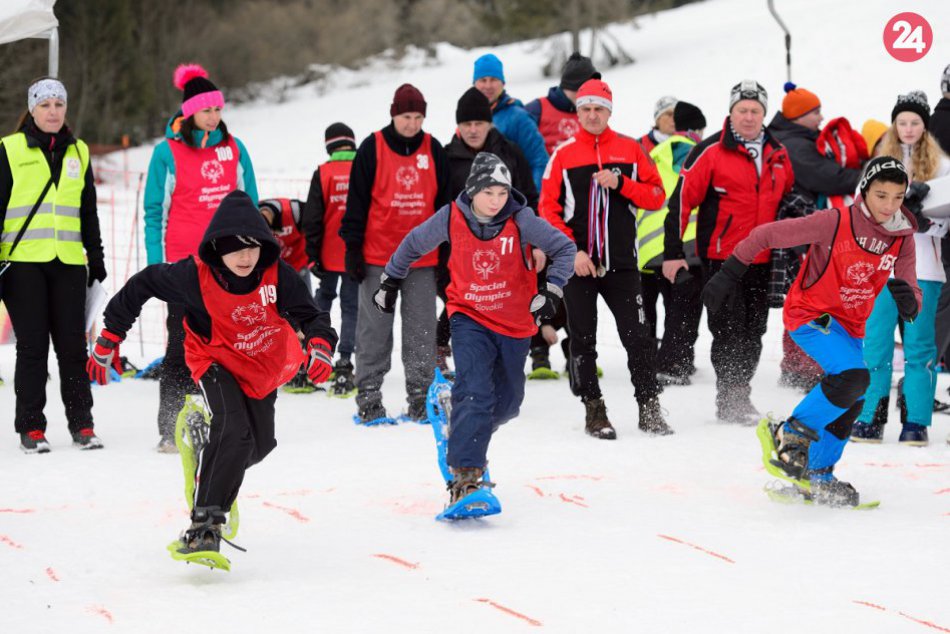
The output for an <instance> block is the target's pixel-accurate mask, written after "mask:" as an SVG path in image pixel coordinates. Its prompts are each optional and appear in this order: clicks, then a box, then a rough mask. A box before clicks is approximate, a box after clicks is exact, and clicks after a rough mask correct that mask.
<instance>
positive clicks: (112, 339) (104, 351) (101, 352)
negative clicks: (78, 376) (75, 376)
mask: <svg viewBox="0 0 950 634" xmlns="http://www.w3.org/2000/svg"><path fill="white" fill-rule="evenodd" d="M120 343H122V337H120V336H119V335H117V334H115V333H114V332H110V331H109V330H107V329H106V328H103V329H102V332H100V333H99V338H98V339H96V345H95V347H94V348H93V349H92V355H90V357H89V360H88V361H87V362H86V373H87V374H88V375H89V380H91V381H95V382H96V383H98V384H99V385H105V384H106V383H108V382H109V367H110V366H111V367H112V369H114V370H115V371H116V372H118V373H119V374H122V360H121V359H119V344H120Z"/></svg>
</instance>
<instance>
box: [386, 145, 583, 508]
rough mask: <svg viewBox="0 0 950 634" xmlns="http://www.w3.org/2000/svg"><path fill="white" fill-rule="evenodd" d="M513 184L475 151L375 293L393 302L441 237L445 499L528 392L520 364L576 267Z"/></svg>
mask: <svg viewBox="0 0 950 634" xmlns="http://www.w3.org/2000/svg"><path fill="white" fill-rule="evenodd" d="M525 203H526V201H525V197H524V195H522V194H521V192H519V191H518V190H516V189H512V187H511V173H510V171H509V170H508V167H507V166H505V164H504V163H503V162H502V160H501V159H500V158H498V157H497V156H495V155H494V154H491V153H489V152H481V153H479V154H478V155H477V156H476V157H475V160H474V161H473V162H472V169H471V171H470V172H469V177H468V180H467V181H466V183H465V190H464V191H462V193H460V194H459V196H458V198H456V199H455V202H453V203H451V204H449V205H446V206H444V207H442V209H440V210H439V211H438V212H437V213H436V214H435V216H433V217H432V218H430V219H429V220H427V221H426V222H424V223H423V224H421V225H420V226H419V227H417V228H415V229H413V230H412V231H411V232H410V233H409V234H408V235H407V236H406V238H405V239H404V240H403V241H402V243H401V244H400V245H399V248H398V249H397V250H396V252H395V253H394V254H393V256H392V257H391V258H390V260H389V263H388V264H387V265H386V267H385V269H384V272H383V274H382V276H381V280H380V282H381V283H380V287H379V290H378V291H377V292H376V295H375V297H374V301H375V303H376V307H377V308H378V309H379V310H380V311H382V312H384V313H391V312H393V310H395V305H396V296H397V294H398V292H399V285H400V282H401V281H402V280H403V278H405V277H406V275H408V274H409V270H410V267H411V266H412V263H413V262H415V261H416V260H418V259H419V258H421V257H423V256H424V255H425V254H426V253H430V252H431V251H432V250H433V249H435V248H437V247H438V246H439V245H440V244H442V243H443V242H448V243H449V245H450V246H451V253H450V255H449V267H448V268H449V274H450V276H451V280H450V282H449V286H448V288H447V289H446V295H447V296H448V302H447V308H448V312H449V321H450V323H451V331H452V350H453V352H454V355H455V372H456V380H455V385H454V386H453V388H452V418H451V423H450V425H451V430H452V431H451V434H450V435H449V441H448V464H449V467H450V468H451V470H452V473H453V475H454V480H453V481H452V482H451V483H450V484H449V491H450V496H451V500H450V504H454V503H455V502H457V501H458V500H460V499H461V498H463V497H465V496H467V495H468V494H469V493H472V492H473V491H475V490H477V489H478V488H479V486H480V484H481V479H482V474H483V472H484V469H485V465H486V464H487V462H488V460H487V453H488V443H489V441H490V440H491V436H492V434H493V433H494V432H495V430H496V429H498V427H499V426H500V425H502V424H503V423H506V422H508V421H509V420H511V419H512V418H514V417H515V416H517V415H518V410H519V408H520V407H521V402H522V400H524V383H525V374H524V365H525V359H527V357H528V349H529V347H530V344H531V337H532V336H533V335H534V333H536V332H537V330H538V327H537V323H538V319H550V318H551V317H553V316H554V313H555V312H556V311H557V305H558V302H560V301H561V298H562V297H563V293H562V292H561V289H562V288H563V287H564V285H565V284H566V283H567V280H568V278H569V277H570V276H571V275H572V274H573V272H574V256H575V254H576V253H577V250H576V248H575V247H574V243H573V242H571V240H570V239H568V238H567V236H565V235H564V234H563V233H561V232H560V231H558V230H557V229H555V228H554V227H552V226H551V225H550V224H548V223H547V222H546V221H545V220H542V219H541V218H539V217H538V216H537V215H535V213H534V211H532V210H531V208H530V207H526V206H525ZM532 247H533V248H534V249H539V250H540V251H542V252H543V253H544V254H545V255H546V256H547V257H548V258H550V260H551V261H550V264H549V266H548V272H547V287H546V288H545V289H544V290H543V291H541V292H540V293H538V292H537V277H536V273H535V270H534V264H533V253H532Z"/></svg>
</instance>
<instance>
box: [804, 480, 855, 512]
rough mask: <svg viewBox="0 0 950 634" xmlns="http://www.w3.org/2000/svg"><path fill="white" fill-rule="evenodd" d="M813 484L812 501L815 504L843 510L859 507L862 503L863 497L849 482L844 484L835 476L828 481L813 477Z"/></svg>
mask: <svg viewBox="0 0 950 634" xmlns="http://www.w3.org/2000/svg"><path fill="white" fill-rule="evenodd" d="M810 482H811V499H812V501H813V502H814V503H815V504H822V505H824V506H831V507H835V508H841V507H846V506H857V505H858V504H860V503H861V496H860V495H858V492H857V491H856V490H855V488H854V487H853V486H851V484H850V483H848V482H842V481H841V480H838V479H837V478H835V477H834V476H832V477H831V479H830V480H828V479H817V477H816V476H813V477H812V478H811V480H810Z"/></svg>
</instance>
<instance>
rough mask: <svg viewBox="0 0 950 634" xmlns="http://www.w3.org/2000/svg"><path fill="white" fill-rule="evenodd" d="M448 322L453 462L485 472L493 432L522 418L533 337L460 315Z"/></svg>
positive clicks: (456, 465) (450, 456)
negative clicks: (452, 381) (512, 334)
mask: <svg viewBox="0 0 950 634" xmlns="http://www.w3.org/2000/svg"><path fill="white" fill-rule="evenodd" d="M449 322H450V327H451V330H452V354H453V355H454V357H455V385H453V386H452V419H451V421H450V427H449V446H448V463H449V466H450V467H454V468H458V467H481V468H484V467H485V465H486V464H487V462H488V458H487V456H488V442H489V441H490V440H491V436H492V434H493V433H494V432H495V430H496V429H498V427H499V426H501V425H503V424H504V423H507V422H508V421H509V420H511V419H512V418H514V417H515V416H517V415H518V411H519V410H520V408H521V402H522V401H523V400H524V382H525V375H524V363H525V359H527V358H528V349H529V348H530V347H531V338H530V337H525V338H524V339H515V338H513V337H507V336H505V335H501V334H498V333H497V332H494V331H492V330H489V329H488V328H486V327H485V326H482V325H481V324H479V323H478V322H476V321H475V320H473V319H472V318H471V317H468V316H467V315H463V314H461V313H455V314H454V315H452V317H451V318H450V319H449Z"/></svg>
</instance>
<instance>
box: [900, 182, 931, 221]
mask: <svg viewBox="0 0 950 634" xmlns="http://www.w3.org/2000/svg"><path fill="white" fill-rule="evenodd" d="M929 193H930V185H928V184H927V183H924V182H914V183H911V184H910V187H908V188H907V195H905V196H904V206H905V207H907V211H909V212H910V213H912V214H914V218H915V219H916V220H917V233H926V232H927V230H928V229H930V224H931V223H930V218H927V217H926V216H924V215H923V209H924V198H926V197H927V194H929Z"/></svg>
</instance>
